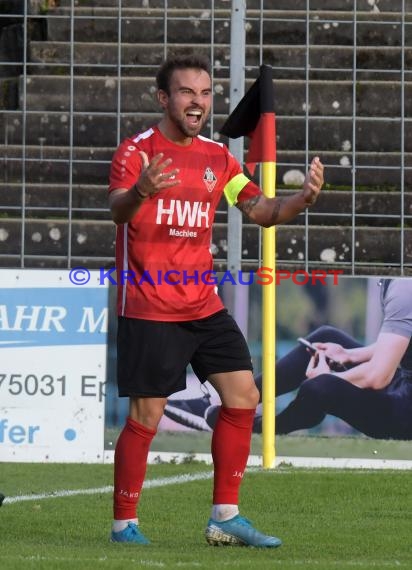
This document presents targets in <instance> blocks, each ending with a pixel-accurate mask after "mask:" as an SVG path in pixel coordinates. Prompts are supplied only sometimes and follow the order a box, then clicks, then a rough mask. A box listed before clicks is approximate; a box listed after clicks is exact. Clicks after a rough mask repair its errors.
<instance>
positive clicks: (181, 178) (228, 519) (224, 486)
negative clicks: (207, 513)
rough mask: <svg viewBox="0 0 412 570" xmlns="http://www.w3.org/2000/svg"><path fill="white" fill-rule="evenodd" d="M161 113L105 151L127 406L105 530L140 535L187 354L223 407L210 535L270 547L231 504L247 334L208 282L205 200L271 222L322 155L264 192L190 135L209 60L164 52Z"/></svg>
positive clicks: (222, 154) (248, 397)
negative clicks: (289, 189)
mask: <svg viewBox="0 0 412 570" xmlns="http://www.w3.org/2000/svg"><path fill="white" fill-rule="evenodd" d="M157 88H158V89H157V98H158V102H159V104H160V106H161V108H162V111H163V116H162V118H161V120H160V122H159V123H158V124H157V125H156V126H153V127H152V128H149V129H147V130H146V131H145V132H142V133H139V134H136V135H133V136H132V137H130V138H127V139H126V140H124V141H123V142H122V143H121V144H120V146H119V148H118V149H117V151H116V152H115V155H114V157H113V160H112V166H111V173H110V187H109V202H110V207H111V212H112V217H113V220H114V222H115V223H116V224H117V234H116V269H117V278H118V281H117V285H118V287H117V293H118V315H119V318H118V339H117V368H118V375H117V376H118V378H117V380H118V388H119V396H122V397H129V401H130V406H129V416H128V418H127V421H126V425H125V426H124V428H123V430H122V432H121V434H120V436H119V438H118V441H117V444H116V450H115V459H114V461H115V465H114V522H113V526H112V533H111V540H112V541H115V542H132V543H136V544H147V543H148V542H149V541H148V539H147V538H146V537H145V536H144V534H143V533H142V531H141V529H140V527H139V525H138V518H137V506H138V501H139V498H140V494H141V490H142V486H143V481H144V477H145V472H146V465H147V457H148V452H149V447H150V444H151V442H152V439H153V437H154V436H155V434H156V431H157V427H158V424H159V422H160V420H161V418H162V416H163V412H164V408H165V406H166V403H167V398H168V397H169V396H170V395H172V394H174V393H175V392H178V391H180V390H182V389H184V388H185V387H186V368H187V366H188V364H189V363H191V365H192V367H193V369H194V371H195V373H196V375H197V376H198V378H199V380H200V381H201V382H205V381H206V380H208V381H209V382H210V383H211V384H212V385H213V386H214V388H215V389H216V391H217V392H218V393H219V396H220V398H221V401H222V407H221V409H220V411H219V414H218V417H217V419H216V424H215V427H214V434H213V437H212V456H213V463H214V486H213V506H212V511H211V517H210V519H209V522H208V523H207V528H206V539H207V542H208V543H209V544H212V545H217V544H233V545H244V544H246V545H251V546H258V547H277V546H279V545H280V544H281V541H280V540H279V539H278V538H276V537H274V536H268V535H265V534H263V533H261V532H259V531H257V530H256V529H255V528H254V527H253V526H252V524H251V523H250V522H249V521H248V520H247V519H245V518H243V517H242V516H240V514H239V508H238V494H239V488H240V484H241V481H242V477H243V474H244V471H245V467H246V464H247V459H248V456H249V449H250V439H251V433H252V428H253V420H254V415H255V409H256V406H257V404H258V400H259V392H258V390H257V388H256V385H255V382H254V380H253V373H252V362H251V356H250V352H249V349H248V346H247V344H246V341H245V339H244V337H243V335H242V333H241V331H240V329H239V328H238V326H237V325H236V323H235V321H234V320H233V318H232V317H231V316H230V315H229V314H228V312H227V311H226V309H225V308H224V306H223V303H222V301H221V300H220V298H219V296H218V295H217V293H216V291H215V287H214V286H213V284H211V283H207V282H206V283H205V282H204V281H202V280H200V279H199V278H198V277H196V276H199V275H203V273H204V272H205V271H206V272H208V271H210V270H211V269H212V267H213V259H212V255H211V252H210V243H211V237H212V235H211V232H212V225H213V222H214V215H215V210H216V208H217V206H218V204H219V202H220V199H221V198H222V196H223V195H224V196H225V197H226V199H227V201H228V202H229V204H232V205H236V206H237V207H238V208H239V209H240V210H241V211H242V212H243V213H244V214H246V216H247V217H248V218H249V220H251V221H252V222H254V223H256V224H258V225H262V226H268V227H269V226H272V225H275V224H278V223H284V222H286V221H288V220H291V219H293V218H294V217H295V216H296V215H297V214H299V213H300V212H302V211H304V210H305V209H306V208H307V207H309V206H310V205H311V204H313V203H314V201H315V200H316V198H317V196H318V194H319V192H320V190H321V187H322V185H323V165H322V163H321V162H320V160H319V158H318V157H316V158H314V159H313V161H312V163H311V165H310V168H309V171H308V173H307V175H306V178H305V181H304V184H303V188H302V190H300V191H299V192H296V193H294V194H293V195H290V196H288V197H285V198H281V199H280V198H267V197H265V196H264V195H263V193H262V191H261V190H260V188H259V187H258V186H257V185H256V184H255V183H254V182H252V181H251V180H250V179H249V178H248V177H246V176H245V174H243V170H242V167H241V166H240V164H239V163H238V162H237V160H236V159H235V158H234V157H233V156H232V155H231V154H230V153H229V151H228V149H227V147H226V146H225V145H224V144H222V143H217V142H215V141H212V140H210V139H207V138H205V137H203V136H201V135H200V132H201V130H202V128H203V127H204V126H205V123H206V120H207V118H208V115H209V112H210V109H211V104H212V85H211V71H210V64H209V61H208V60H207V59H205V58H203V57H201V56H198V55H191V56H183V57H175V58H171V59H169V60H167V61H166V62H165V63H164V64H163V65H162V66H161V68H160V69H159V71H158V74H157Z"/></svg>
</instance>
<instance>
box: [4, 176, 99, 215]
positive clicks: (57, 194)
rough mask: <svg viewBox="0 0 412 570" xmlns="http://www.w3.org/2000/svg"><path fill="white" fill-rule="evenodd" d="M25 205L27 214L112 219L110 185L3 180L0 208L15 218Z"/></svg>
mask: <svg viewBox="0 0 412 570" xmlns="http://www.w3.org/2000/svg"><path fill="white" fill-rule="evenodd" d="M23 197H24V208H25V210H26V213H27V214H26V215H28V217H33V218H35V217H42V218H44V217H54V216H58V215H66V214H68V212H69V210H71V212H72V216H73V218H74V219H79V218H86V217H89V218H93V219H110V212H109V207H108V201H107V185H105V186H104V185H97V184H95V185H93V184H73V185H72V186H71V187H70V186H69V184H50V183H44V184H33V183H27V184H25V185H24V187H23V185H22V184H21V183H0V208H1V211H2V212H3V213H4V214H7V215H9V216H11V217H15V216H17V215H18V213H20V212H21V211H22V203H23Z"/></svg>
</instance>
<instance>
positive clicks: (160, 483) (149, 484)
mask: <svg viewBox="0 0 412 570" xmlns="http://www.w3.org/2000/svg"><path fill="white" fill-rule="evenodd" d="M212 475H213V473H212V472H211V471H203V472H200V473H193V474H191V475H190V474H183V475H175V476H174V477H162V478H160V479H149V480H147V481H145V482H144V484H143V488H144V489H152V488H154V487H164V486H166V485H179V484H181V483H191V482H192V481H202V480H205V479H211V477H212ZM112 492H113V486H112V485H107V486H106V487H96V488H92V489H72V490H69V489H62V490H61V491H52V492H51V493H41V494H38V495H16V496H15V497H6V498H5V499H4V501H3V505H7V504H9V505H10V504H13V503H21V502H23V501H42V500H43V499H58V498H62V497H74V496H76V495H98V494H102V493H112Z"/></svg>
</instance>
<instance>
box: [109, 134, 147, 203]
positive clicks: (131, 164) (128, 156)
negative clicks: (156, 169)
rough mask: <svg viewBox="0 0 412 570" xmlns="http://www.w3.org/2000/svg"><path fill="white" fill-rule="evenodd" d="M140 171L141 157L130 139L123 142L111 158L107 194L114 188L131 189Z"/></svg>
mask: <svg viewBox="0 0 412 570" xmlns="http://www.w3.org/2000/svg"><path fill="white" fill-rule="evenodd" d="M141 169H142V157H141V156H140V154H139V149H138V147H137V146H136V144H134V143H133V141H132V140H131V139H126V140H125V141H123V142H122V143H121V144H120V145H119V147H118V148H117V150H116V152H115V153H114V155H113V158H112V164H111V167H110V177H109V192H111V191H112V190H115V189H116V188H127V189H129V188H131V187H132V186H133V185H134V184H136V181H137V179H138V178H139V175H140V171H141Z"/></svg>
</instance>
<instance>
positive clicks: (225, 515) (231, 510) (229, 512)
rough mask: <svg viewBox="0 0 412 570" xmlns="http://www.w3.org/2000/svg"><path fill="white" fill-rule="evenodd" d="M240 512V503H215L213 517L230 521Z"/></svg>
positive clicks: (220, 520) (222, 520)
mask: <svg viewBox="0 0 412 570" xmlns="http://www.w3.org/2000/svg"><path fill="white" fill-rule="evenodd" d="M238 514H239V507H238V505H225V504H221V505H213V506H212V519H213V520H215V521H218V522H224V521H228V520H230V519H233V517H235V516H236V515H238Z"/></svg>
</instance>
